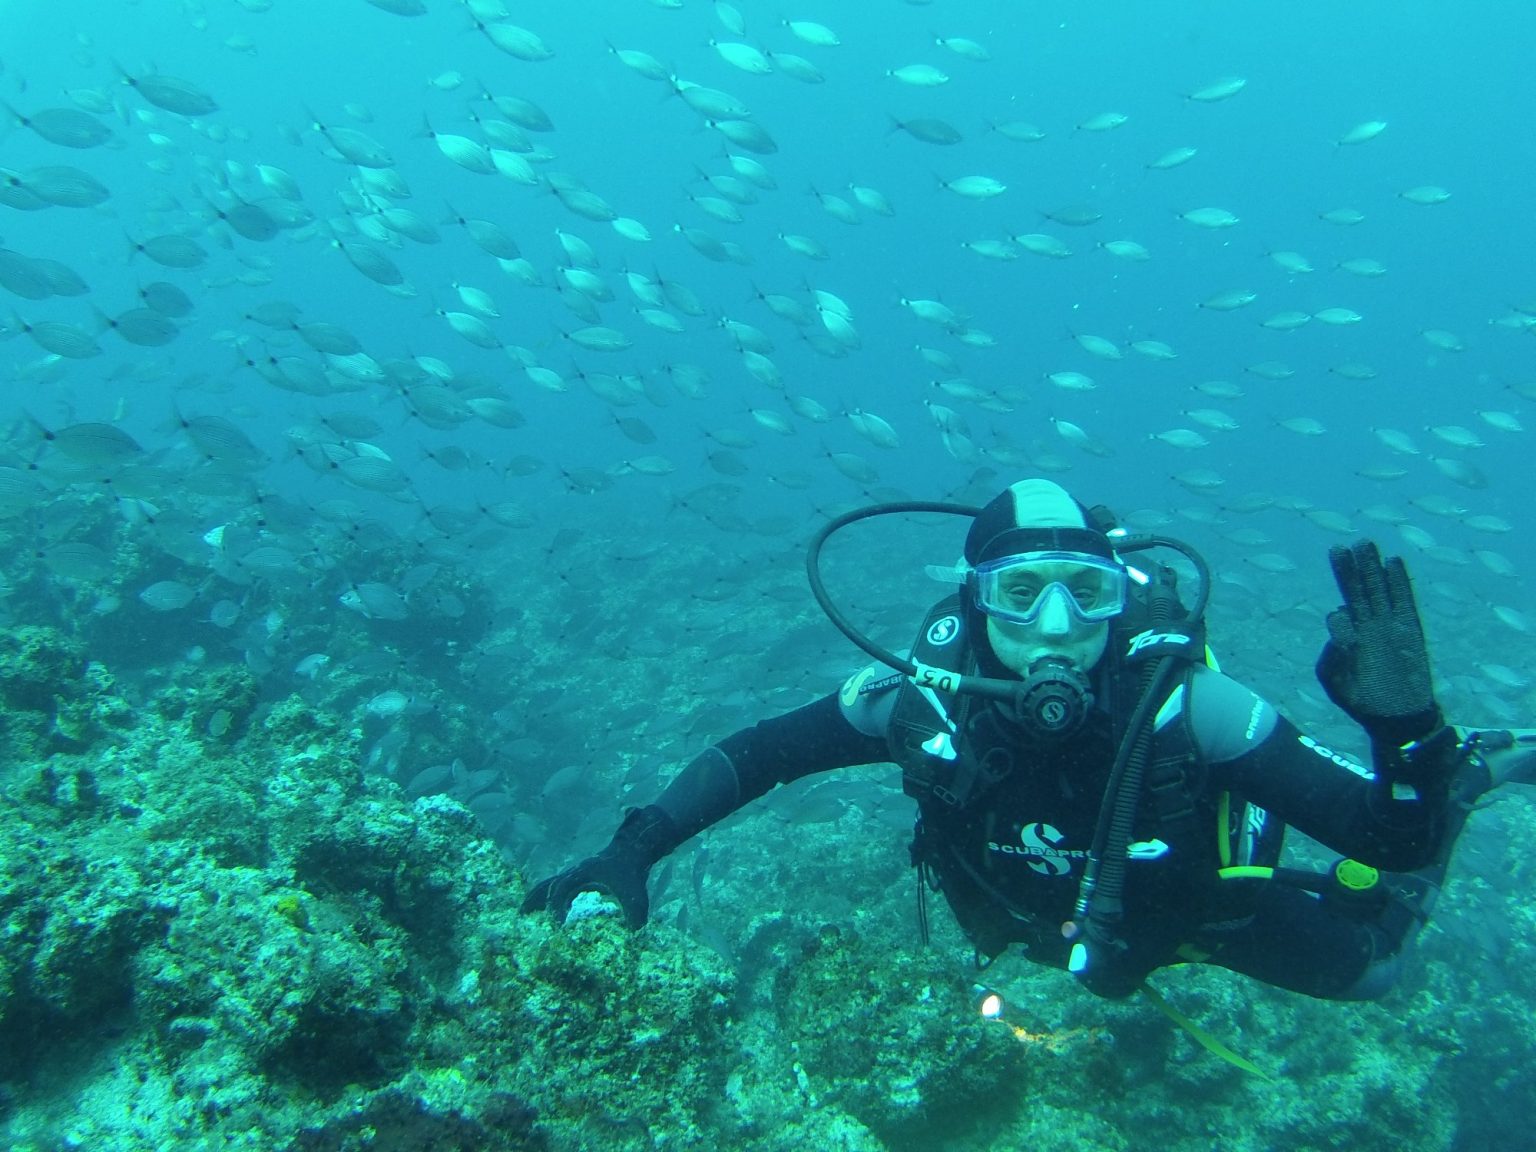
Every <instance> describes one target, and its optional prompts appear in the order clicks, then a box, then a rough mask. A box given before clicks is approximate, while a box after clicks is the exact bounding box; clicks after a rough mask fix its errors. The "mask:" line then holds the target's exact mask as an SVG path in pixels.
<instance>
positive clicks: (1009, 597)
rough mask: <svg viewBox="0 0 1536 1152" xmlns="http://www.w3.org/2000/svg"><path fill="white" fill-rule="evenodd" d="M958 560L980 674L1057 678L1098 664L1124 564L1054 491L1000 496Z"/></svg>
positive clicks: (1030, 483)
mask: <svg viewBox="0 0 1536 1152" xmlns="http://www.w3.org/2000/svg"><path fill="white" fill-rule="evenodd" d="M965 560H966V564H967V566H968V567H969V573H968V575H967V578H966V594H965V602H966V608H967V615H968V616H969V618H970V620H969V623H970V625H971V635H972V636H974V637H977V644H976V648H977V654H978V656H979V658H980V661H981V665H982V669H983V671H984V672H987V673H988V674H990V675H999V674H1001V675H1008V674H1009V673H1011V674H1012V675H1014V676H1017V677H1019V678H1021V679H1026V680H1028V679H1030V677H1031V672H1032V670H1034V673H1035V675H1036V677H1037V678H1038V677H1039V676H1041V675H1042V674H1043V673H1048V674H1049V677H1050V678H1051V679H1052V680H1058V679H1059V678H1060V677H1061V676H1064V675H1066V674H1067V673H1068V672H1075V673H1077V674H1079V675H1085V674H1086V673H1087V672H1088V671H1089V670H1090V669H1092V668H1093V667H1094V665H1096V664H1097V663H1098V662H1099V659H1100V658H1101V657H1102V656H1103V655H1104V650H1105V646H1106V645H1107V644H1108V642H1109V628H1110V624H1109V622H1110V620H1111V619H1112V618H1113V617H1115V616H1117V615H1119V614H1120V612H1121V611H1123V610H1124V608H1125V602H1126V572H1125V567H1124V566H1123V565H1122V564H1121V563H1120V561H1119V559H1118V558H1117V557H1116V556H1115V553H1114V549H1113V548H1112V547H1111V546H1110V542H1109V540H1108V538H1107V537H1106V536H1105V535H1104V534H1103V533H1102V532H1100V531H1098V530H1097V529H1094V528H1090V527H1089V521H1088V516H1087V514H1086V513H1085V510H1084V509H1083V507H1082V505H1080V504H1079V503H1078V502H1077V501H1076V500H1074V499H1073V498H1072V497H1071V496H1070V495H1068V493H1067V492H1066V490H1065V489H1064V488H1062V487H1061V486H1060V485H1059V484H1055V483H1053V482H1052V481H1050V480H1039V479H1037V480H1021V481H1019V482H1018V483H1017V484H1014V485H1011V486H1010V487H1009V488H1007V489H1005V490H1004V491H1003V492H1001V493H999V494H998V495H997V496H996V497H995V498H994V499H993V500H992V501H991V503H989V504H988V505H987V506H986V507H985V508H983V509H982V511H981V513H980V515H978V516H977V517H976V519H975V521H974V522H973V523H972V525H971V530H970V533H969V534H968V535H967V536H966V538H965ZM983 621H984V622H985V628H984V629H982V628H981V627H979V625H980V624H981V623H982V622H983ZM983 635H984V636H985V642H984V643H982V642H980V641H981V637H982V636H983ZM999 666H1000V667H999Z"/></svg>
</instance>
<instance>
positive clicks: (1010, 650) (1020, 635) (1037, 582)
mask: <svg viewBox="0 0 1536 1152" xmlns="http://www.w3.org/2000/svg"><path fill="white" fill-rule="evenodd" d="M1077 573H1078V569H1077V568H1076V566H1075V565H1072V564H1044V565H1039V566H1037V567H1036V568H1035V569H1034V570H1033V571H1032V572H1029V573H1020V574H1019V575H1018V577H1017V579H1018V580H1019V582H1020V583H1019V584H1018V586H1017V587H1009V586H1008V585H1006V584H1005V586H1004V588H1003V591H1004V593H1005V594H1007V595H1009V596H1010V597H1011V598H1013V599H1015V600H1017V601H1018V602H1019V603H1020V605H1021V606H1028V605H1030V604H1032V603H1033V602H1034V599H1035V598H1036V597H1040V596H1043V597H1044V601H1043V602H1042V603H1041V605H1040V613H1039V615H1038V616H1036V617H1035V618H1034V619H1033V620H1031V621H1030V622H1029V623H1028V624H1020V623H1016V622H1014V621H1012V620H1002V619H999V618H998V617H996V616H988V617H987V640H988V641H989V642H990V643H991V645H992V651H993V652H995V653H997V658H998V659H999V660H1001V661H1002V662H1003V664H1004V666H1006V667H1007V668H1009V669H1011V670H1013V671H1014V672H1017V673H1018V674H1019V675H1020V676H1023V675H1025V674H1026V673H1027V672H1028V671H1029V667H1030V665H1031V664H1033V663H1034V662H1035V661H1037V660H1039V659H1041V658H1042V657H1046V656H1054V657H1057V658H1058V659H1063V660H1067V661H1069V662H1071V663H1072V664H1073V665H1074V666H1076V667H1077V668H1078V669H1080V670H1081V671H1084V672H1086V671H1088V670H1089V669H1090V668H1092V667H1093V666H1094V665H1095V664H1097V663H1098V662H1099V658H1100V657H1101V656H1103V655H1104V649H1105V646H1106V645H1107V644H1108V643H1109V622H1108V621H1107V620H1094V621H1087V620H1081V619H1079V618H1078V617H1077V615H1076V614H1075V613H1073V611H1072V610H1071V608H1069V607H1068V605H1067V597H1066V594H1065V593H1064V592H1063V591H1062V589H1061V588H1060V587H1059V586H1050V587H1048V585H1051V584H1052V582H1053V581H1057V580H1059V581H1061V582H1062V583H1063V584H1065V585H1066V586H1067V587H1068V588H1072V587H1073V583H1072V581H1073V577H1074V576H1075V575H1077ZM1004 579H1005V581H1006V580H1010V579H1013V577H1012V576H1005V577H1004ZM1042 589H1043V591H1042Z"/></svg>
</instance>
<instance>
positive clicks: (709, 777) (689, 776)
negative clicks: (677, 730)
mask: <svg viewBox="0 0 1536 1152" xmlns="http://www.w3.org/2000/svg"><path fill="white" fill-rule="evenodd" d="M888 757H889V753H888V751H887V747H886V742H885V739H884V738H883V737H882V736H872V735H867V734H866V733H863V732H860V731H859V730H858V729H857V728H855V727H854V726H853V725H852V724H851V723H849V722H848V720H847V718H846V717H845V716H844V715H843V711H842V709H841V707H840V706H839V704H838V698H837V695H836V694H835V693H834V694H832V695H828V696H824V697H822V698H821V699H820V700H817V701H815V702H814V703H811V704H807V705H805V707H803V708H796V709H795V710H794V711H793V712H786V713H785V714H784V715H782V716H776V717H774V718H773V719H771V720H762V721H759V722H758V723H756V724H754V725H752V727H750V728H743V729H742V730H741V731H739V732H736V733H733V734H732V735H730V736H727V737H726V738H725V739H723V740H721V741H720V742H719V743H717V744H712V745H711V746H710V747H708V748H706V749H705V750H704V751H703V752H701V753H699V755H697V756H695V757H694V758H693V760H692V761H690V762H689V763H688V765H687V766H686V767H684V768H683V770H682V771H681V772H679V773H678V774H677V776H676V778H674V779H673V781H672V782H671V783H670V784H668V785H667V788H666V790H665V791H664V792H663V793H662V794H661V796H660V798H659V799H658V800H657V801H656V803H655V807H657V808H660V809H661V810H662V811H663V812H665V813H666V814H667V816H668V817H669V818H670V820H671V822H672V824H673V825H674V826H675V828H676V839H675V840H674V842H673V843H671V844H670V845H668V846H666V851H671V850H672V849H673V848H676V847H677V845H678V844H681V843H682V842H683V841H684V840H687V839H688V838H689V837H690V836H693V835H695V834H697V833H699V832H701V831H703V830H704V829H705V828H708V827H709V826H710V825H711V824H715V823H717V822H718V821H720V820H723V819H724V818H725V817H727V816H729V815H730V814H731V813H732V812H735V811H736V810H737V809H738V808H741V807H742V806H744V805H746V804H748V803H749V802H751V801H753V800H756V799H757V798H758V797H759V796H762V795H764V794H766V793H767V792H769V791H770V790H771V789H772V788H773V787H774V786H775V785H776V784H787V783H789V782H790V781H791V780H798V779H799V778H800V777H802V776H809V775H810V774H811V773H813V772H825V771H827V770H828V769H831V768H847V767H849V766H851V765H854V764H877V763H879V762H881V761H883V760H885V759H887V758H888Z"/></svg>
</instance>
